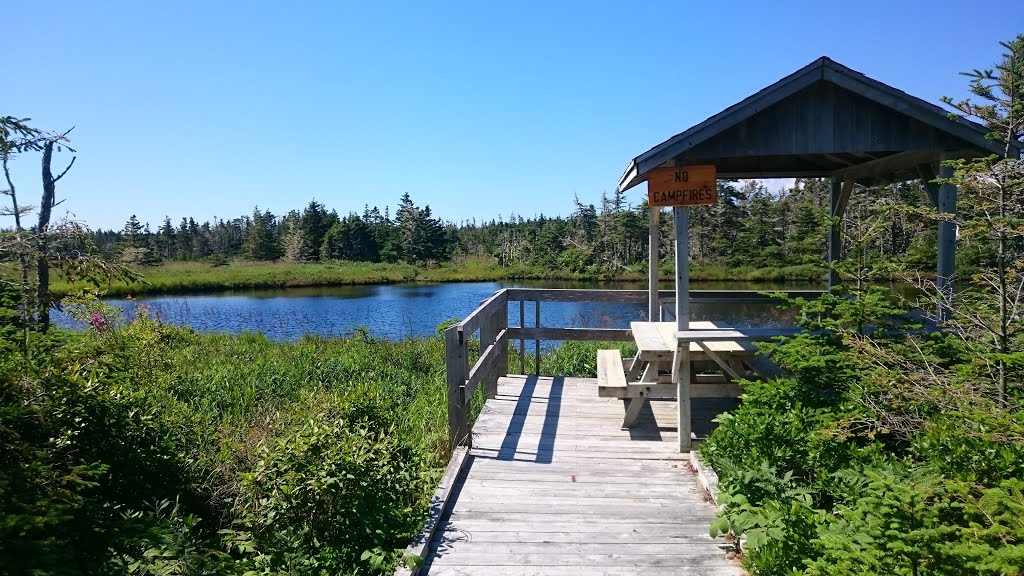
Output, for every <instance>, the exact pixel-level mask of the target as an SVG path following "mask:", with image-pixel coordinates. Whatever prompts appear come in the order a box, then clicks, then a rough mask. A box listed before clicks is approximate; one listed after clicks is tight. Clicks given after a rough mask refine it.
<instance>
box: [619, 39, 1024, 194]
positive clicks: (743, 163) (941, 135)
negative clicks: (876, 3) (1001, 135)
mask: <svg viewBox="0 0 1024 576" xmlns="http://www.w3.org/2000/svg"><path fill="white" fill-rule="evenodd" d="M988 132H989V130H988V129H987V128H986V127H984V126H982V125H980V124H977V123H975V122H971V121H969V120H966V119H964V118H960V117H955V116H951V115H950V113H949V112H948V111H946V110H944V109H943V108H940V107H938V106H936V105H934V104H931V103H929V102H926V101H924V100H921V99H920V98H917V97H915V96H911V95H910V94H907V93H906V92H903V91H900V90H897V89H896V88H893V87H891V86H889V85H887V84H884V83H882V82H879V81H878V80H874V79H872V78H869V77H867V76H865V75H864V74H862V73H860V72H857V71H855V70H851V69H850V68H847V67H846V66H843V65H842V64H839V63H838V62H835V61H833V60H831V59H829V58H827V57H821V58H819V59H817V60H815V61H814V62H811V63H810V64H808V65H807V66H805V67H803V68H801V69H800V70H797V71H796V72H794V73H792V74H790V75H789V76H786V77H785V78H783V79H781V80H779V81H778V82H776V83H774V84H772V85H771V86H768V87H767V88H764V89H763V90H761V91H760V92H757V93H756V94H754V95H752V96H750V97H748V98H746V99H745V100H743V101H741V102H738V103H736V104H734V105H732V106H730V107H728V108H726V109H725V110H723V111H721V112H719V113H718V114H715V115H714V116H712V117H710V118H708V119H707V120H704V121H703V122H701V123H700V124H697V125H696V126H693V127H692V128H690V129H688V130H686V131H685V132H682V133H680V134H677V135H675V136H673V137H672V138H669V139H668V140H666V141H664V142H662V143H661V144H658V145H657V146H655V147H654V148H651V149H650V150H648V151H647V152H644V153H643V154H641V155H639V156H637V157H636V158H634V159H633V160H632V161H631V162H630V163H629V166H628V167H627V168H626V171H625V173H623V175H622V178H620V179H619V189H620V190H627V189H629V188H632V187H633V186H636V185H637V184H640V183H641V182H644V181H646V180H647V173H648V172H649V171H650V170H651V169H653V168H656V167H659V166H684V165H694V164H714V165H715V166H717V168H718V177H719V178H791V177H826V176H838V177H841V178H843V179H845V180H852V181H856V182H859V183H862V184H879V183H885V182H894V181H903V180H911V179H917V178H922V177H927V178H932V177H934V176H933V175H934V174H936V173H937V167H938V163H939V159H940V156H941V155H942V153H943V152H952V153H954V154H959V155H962V156H965V157H966V156H972V155H973V156H978V155H987V154H1002V153H1003V144H1002V143H999V142H996V141H993V140H990V139H988V138H987V137H986V135H987V134H988ZM1015 148H1016V155H1017V156H1019V155H1020V147H1019V146H1015Z"/></svg>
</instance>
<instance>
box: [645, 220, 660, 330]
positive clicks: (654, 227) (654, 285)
mask: <svg viewBox="0 0 1024 576" xmlns="http://www.w3.org/2000/svg"><path fill="white" fill-rule="evenodd" d="M648 211H649V212H650V229H649V230H648V234H649V238H648V252H649V253H650V258H648V260H649V261H648V264H647V276H648V278H647V281H648V284H647V289H648V291H649V294H650V296H649V297H648V298H649V305H648V307H647V318H648V319H649V320H650V321H651V322H658V321H660V320H661V303H659V302H658V252H659V250H660V249H659V246H658V244H659V240H660V238H659V233H660V230H659V227H660V224H661V208H659V207H657V206H649V207H648Z"/></svg>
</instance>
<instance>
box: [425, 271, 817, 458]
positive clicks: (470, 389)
mask: <svg viewBox="0 0 1024 576" xmlns="http://www.w3.org/2000/svg"><path fill="white" fill-rule="evenodd" d="M823 293H824V292H823V291H815V290H790V291H786V294H788V295H789V296H791V297H800V298H806V299H813V298H817V297H819V296H820V295H821V294H823ZM659 295H660V298H661V299H662V300H663V301H664V300H671V299H673V298H674V297H675V293H674V292H672V291H668V290H662V291H659ZM648 296H649V294H648V292H647V290H594V289H548V288H502V289H501V290H498V291H497V292H495V293H494V294H492V295H491V296H490V297H488V298H487V299H485V300H484V301H483V302H481V303H480V305H479V306H478V307H477V308H476V309H475V310H473V312H471V313H470V314H469V316H466V318H465V320H463V321H462V322H459V323H458V324H454V325H452V326H450V327H449V328H447V329H446V330H445V332H444V341H445V374H446V377H445V379H446V382H447V385H448V440H449V448H450V449H453V450H454V449H455V447H457V446H472V437H471V435H470V429H469V411H470V401H471V400H472V396H473V393H474V392H475V391H476V389H477V388H478V387H480V386H481V385H484V386H485V389H486V391H487V396H488V397H489V398H492V397H494V395H495V394H497V383H498V378H500V377H502V376H507V375H508V352H509V342H510V341H515V340H518V341H519V369H520V372H522V373H525V372H526V360H525V359H526V341H527V340H533V342H534V372H535V373H538V374H539V373H540V343H541V341H542V340H576V341H587V340H600V341H606V340H611V341H619V342H622V341H629V340H631V339H632V338H633V332H632V331H631V330H629V329H628V328H568V327H543V328H542V327H541V321H540V320H541V313H540V305H541V302H604V303H623V304H630V303H634V304H640V303H645V302H647V301H648ZM690 300H691V301H692V302H709V303H710V302H725V303H749V302H770V301H773V300H776V298H774V297H772V296H766V295H764V294H761V293H758V292H755V291H752V290H691V291H690ZM512 301H515V302H518V303H519V314H518V316H519V326H512V327H509V325H508V318H509V302H512ZM526 302H533V303H534V325H533V326H531V327H527V326H526V325H525V324H526ZM478 331H479V345H480V352H479V356H478V357H477V358H476V359H475V360H474V361H472V367H471V360H470V348H469V343H470V341H471V340H472V339H473V336H474V334H476V333H477V332H478Z"/></svg>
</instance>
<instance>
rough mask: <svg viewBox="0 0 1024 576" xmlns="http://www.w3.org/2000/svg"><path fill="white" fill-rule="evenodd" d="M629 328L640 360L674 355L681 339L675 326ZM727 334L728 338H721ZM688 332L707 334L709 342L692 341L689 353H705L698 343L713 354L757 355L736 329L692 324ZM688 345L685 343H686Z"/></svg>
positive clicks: (635, 325) (655, 324)
mask: <svg viewBox="0 0 1024 576" xmlns="http://www.w3.org/2000/svg"><path fill="white" fill-rule="evenodd" d="M629 327H630V328H631V329H632V331H633V340H635V341H636V346H637V350H638V351H639V354H640V356H641V357H648V356H656V355H671V354H674V353H675V351H676V347H677V346H678V345H679V342H680V340H681V338H679V336H678V335H677V332H676V323H675V322H639V321H638V322H631V323H630V325H629ZM726 331H728V332H729V335H730V336H729V337H728V338H721V337H719V336H720V335H721V334H722V333H724V332H726ZM688 332H698V333H707V334H708V335H709V337H708V338H691V339H688V340H689V342H690V352H696V353H703V352H704V349H703V348H701V346H700V344H698V343H697V341H701V342H703V344H704V345H705V346H707V348H708V349H709V350H711V351H712V352H729V353H733V354H743V355H747V354H754V353H755V352H757V347H756V346H754V345H753V344H751V343H750V342H749V341H746V340H744V339H743V337H742V334H741V333H740V332H737V331H735V329H722V328H719V327H718V326H717V325H715V323H714V322H709V321H695V322H690V330H689V331H688ZM683 341H686V340H683Z"/></svg>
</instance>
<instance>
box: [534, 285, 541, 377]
mask: <svg viewBox="0 0 1024 576" xmlns="http://www.w3.org/2000/svg"><path fill="white" fill-rule="evenodd" d="M533 327H534V328H536V329H538V330H540V300H539V299H537V300H534V301H533ZM533 373H534V374H536V375H537V376H540V337H539V336H538V337H536V338H534V339H533Z"/></svg>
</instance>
